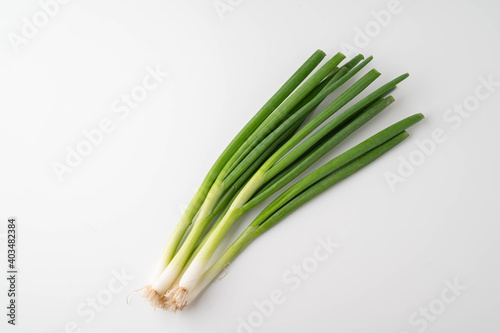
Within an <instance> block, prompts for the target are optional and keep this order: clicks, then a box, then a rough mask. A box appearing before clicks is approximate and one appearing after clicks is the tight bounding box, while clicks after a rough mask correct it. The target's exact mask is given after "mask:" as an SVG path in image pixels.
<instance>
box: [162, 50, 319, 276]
mask: <svg viewBox="0 0 500 333" xmlns="http://www.w3.org/2000/svg"><path fill="white" fill-rule="evenodd" d="M324 57H325V53H324V52H323V51H321V50H318V51H316V52H315V53H314V54H313V55H312V56H311V57H309V59H307V61H306V62H305V63H304V64H303V65H302V66H301V67H300V68H299V69H298V70H297V71H296V72H295V73H294V74H293V75H292V76H291V77H290V79H288V81H286V82H285V84H284V85H283V86H282V87H281V88H280V89H279V90H278V91H277V92H276V93H275V94H274V95H273V96H272V97H271V98H270V99H269V101H268V102H267V103H266V104H264V106H263V107H262V108H261V109H260V110H259V111H258V112H257V114H256V115H255V116H254V117H253V118H252V119H251V120H250V121H249V122H248V123H247V124H246V125H245V127H244V128H243V129H242V130H241V131H240V132H239V133H238V134H237V135H236V137H235V138H234V139H233V140H232V141H231V143H229V145H228V146H227V148H226V149H225V150H224V151H223V152H222V154H221V155H220V156H219V158H218V159H217V161H216V162H215V163H214V165H213V166H212V168H211V169H210V171H209V172H208V174H207V175H206V177H205V179H204V180H203V182H202V184H201V186H200V188H199V189H198V191H197V192H196V194H195V195H194V197H193V199H192V200H191V202H190V203H189V206H188V207H187V209H186V211H185V212H184V214H183V216H182V217H181V219H180V221H179V223H178V224H177V226H176V227H175V229H174V231H173V233H172V235H171V236H170V238H169V240H168V242H167V245H166V246H165V248H164V250H163V252H162V255H161V258H160V261H159V264H158V267H157V269H156V272H155V276H154V278H156V277H157V276H158V275H159V274H161V272H162V271H163V269H164V268H165V267H166V266H167V264H168V263H169V262H170V261H171V260H172V258H173V256H174V254H175V252H176V250H177V248H178V246H179V243H180V242H181V240H182V238H183V237H184V234H185V232H186V230H187V228H188V227H189V225H191V223H192V220H193V218H194V216H195V215H196V213H197V212H198V210H199V209H200V207H201V205H202V203H203V201H204V200H205V198H206V196H207V194H208V192H209V189H210V187H211V186H212V184H213V183H214V181H215V180H216V178H217V176H218V175H219V173H220V172H221V171H222V169H223V168H224V166H225V165H226V164H227V162H228V161H229V159H230V158H231V157H232V156H233V155H234V153H235V152H236V151H237V149H238V148H239V147H240V146H241V145H242V144H243V143H244V142H245V141H246V140H247V139H248V138H249V137H250V135H251V134H252V133H254V132H255V130H256V129H257V128H258V127H259V126H260V125H261V124H262V123H263V122H264V121H265V119H267V118H268V117H269V115H270V114H271V113H272V112H273V111H274V110H275V109H276V108H277V107H278V106H279V105H280V104H281V103H282V102H283V101H284V100H285V99H286V98H287V97H288V96H289V95H290V94H291V93H292V92H293V91H294V90H295V88H297V87H298V86H299V84H300V83H301V82H302V81H304V80H305V78H306V77H307V76H308V75H309V74H310V73H311V72H312V71H313V70H314V68H316V66H317V65H318V64H319V63H320V62H321V60H322V59H323V58H324Z"/></svg>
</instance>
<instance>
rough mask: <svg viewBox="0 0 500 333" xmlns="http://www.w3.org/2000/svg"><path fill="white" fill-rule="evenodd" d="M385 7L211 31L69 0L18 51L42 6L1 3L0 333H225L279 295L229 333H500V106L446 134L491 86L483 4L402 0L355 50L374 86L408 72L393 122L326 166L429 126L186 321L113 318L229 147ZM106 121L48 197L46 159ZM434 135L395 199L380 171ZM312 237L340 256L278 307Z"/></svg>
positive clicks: (278, 17) (144, 312) (196, 16)
mask: <svg viewBox="0 0 500 333" xmlns="http://www.w3.org/2000/svg"><path fill="white" fill-rule="evenodd" d="M47 1H48V0H45V2H47ZM222 3H227V2H226V1H224V0H223V1H222ZM387 6H388V1H386V0H377V1H368V0H364V1H319V0H316V1H305V0H303V1H299V0H287V1H285V0H282V1H264V0H252V1H250V0H248V1H241V2H238V1H233V2H232V5H231V8H232V10H231V11H227V12H224V13H222V14H221V13H218V12H217V10H216V9H215V8H214V3H212V2H211V0H209V1H200V0H198V1H159V0H156V1H148V2H146V1H132V0H128V1H96V0H90V1H89V0H87V1H81V0H73V1H71V2H70V3H68V4H65V5H61V6H60V8H59V12H58V13H57V14H56V15H55V16H54V17H53V18H50V20H49V22H48V24H47V25H46V26H44V27H41V28H40V29H39V31H38V33H37V34H36V35H35V36H33V37H32V38H29V39H28V40H27V42H26V43H25V44H23V45H20V47H19V51H18V52H16V51H15V49H14V47H13V46H12V44H11V43H10V42H9V34H10V33H15V34H21V28H22V26H23V17H26V18H28V19H29V20H31V18H32V16H33V15H34V14H35V13H37V12H40V10H41V9H40V5H39V4H38V2H37V1H34V0H33V1H26V0H24V1H6V0H3V1H2V2H1V5H0V17H1V26H0V36H1V38H0V43H1V44H2V45H1V46H2V47H1V53H0V66H1V67H0V110H1V112H0V155H1V156H2V161H1V162H0V164H1V167H0V168H1V172H0V195H1V198H0V199H1V201H0V212H1V214H0V218H1V220H2V223H1V228H0V233H1V234H3V238H0V242H1V243H2V244H1V246H0V248H1V253H2V255H1V261H0V263H1V264H2V266H1V267H2V271H5V268H6V266H5V264H6V262H5V257H6V254H5V231H6V219H7V217H8V216H16V217H17V218H18V220H19V230H18V231H19V247H18V256H19V262H18V264H19V271H20V274H19V284H18V290H19V295H18V325H17V326H16V327H14V328H13V327H11V326H10V325H9V326H8V325H7V324H6V316H5V314H4V313H5V312H6V309H5V308H4V306H3V304H6V302H7V297H6V291H5V290H6V287H7V285H6V281H5V279H4V278H2V279H1V281H2V284H1V290H2V292H1V298H0V303H1V304H2V309H3V310H1V316H0V318H2V319H1V325H2V326H0V327H1V331H2V332H65V327H66V326H67V325H68V323H71V322H74V323H75V325H77V329H76V330H74V331H75V332H236V331H237V329H238V325H239V324H238V323H239V321H238V320H239V319H238V318H243V319H244V320H247V318H248V316H249V315H250V316H252V313H254V312H255V311H256V307H255V305H254V302H255V301H257V302H262V301H263V300H265V299H269V295H270V294H271V292H272V291H273V290H275V289H279V290H281V291H283V293H284V296H285V301H284V302H283V304H279V305H276V306H275V308H274V312H273V313H272V314H271V315H270V316H269V317H266V318H265V319H263V320H262V321H261V322H260V323H258V324H256V325H255V326H256V327H255V328H251V330H248V329H247V330H246V331H255V332H306V331H314V332H394V333H396V332H397V333H400V332H417V331H418V329H420V331H426V332H450V333H451V332H453V333H458V332H494V331H497V330H498V326H499V325H500V317H499V316H498V312H499V310H500V300H499V299H500V298H499V292H500V286H499V283H498V281H500V270H499V269H498V263H499V261H500V242H499V240H500V226H499V223H498V213H499V205H498V194H497V189H498V187H499V186H500V182H499V177H498V166H499V165H498V157H497V150H498V138H499V136H498V123H497V122H498V121H499V120H500V116H499V114H500V113H499V112H498V111H499V110H498V106H499V103H500V91H498V90H500V88H499V87H496V91H495V92H493V93H492V94H491V96H490V97H489V98H487V99H485V100H483V101H481V102H480V104H479V106H478V107H477V108H476V109H475V110H474V111H473V112H471V113H470V115H469V116H468V117H467V118H464V119H463V121H462V122H461V123H460V124H459V125H457V124H458V123H455V122H454V121H453V122H451V121H446V120H445V119H444V118H443V117H444V116H445V114H446V112H447V110H448V109H450V108H452V107H453V106H454V104H461V103H463V102H464V100H465V99H466V98H468V97H470V96H473V95H474V93H475V90H476V87H478V85H479V84H480V81H479V80H480V77H483V78H485V79H486V78H488V76H492V78H493V80H494V81H496V82H499V81H500V66H499V63H498V59H499V57H500V46H499V43H498V33H499V32H500V21H498V12H499V9H500V6H499V5H498V3H497V2H495V1H491V0H475V1H464V0H461V1H457V0H455V1H451V0H449V1H430V0H420V1H410V0H401V3H400V7H398V8H399V12H398V13H397V14H394V15H392V16H391V22H390V23H389V24H388V25H387V26H385V27H382V28H381V29H379V31H378V32H377V31H375V30H374V31H375V32H376V33H373V34H372V35H373V37H370V38H369V41H368V42H367V43H365V44H366V45H361V44H359V43H358V46H361V47H360V49H361V51H362V53H363V54H365V55H370V54H372V55H374V57H375V59H374V61H373V62H372V64H371V66H373V67H375V68H377V69H378V70H379V71H380V72H381V73H382V76H381V78H380V79H378V80H377V81H376V82H375V84H374V87H378V86H380V85H381V84H382V83H384V82H386V81H388V80H390V79H392V78H394V77H395V76H397V75H399V74H402V73H405V72H409V73H410V74H411V76H410V78H409V79H408V80H406V81H405V82H404V83H402V84H401V85H400V86H399V88H398V90H396V91H395V92H394V97H395V98H396V103H395V104H394V105H393V106H391V107H390V108H389V109H388V110H386V111H384V113H383V114H381V115H379V116H378V117H377V118H376V119H374V120H373V121H372V122H371V123H370V124H368V125H367V126H366V127H364V128H363V130H362V131H359V132H357V133H356V134H355V135H353V136H352V138H349V140H347V141H346V142H344V143H343V144H342V145H340V146H339V147H338V148H337V149H335V150H334V151H333V152H332V153H331V154H330V155H329V156H327V158H325V159H323V161H322V162H324V161H326V160H327V159H328V158H331V157H333V156H335V155H337V154H338V153H339V152H342V151H343V150H345V149H347V148H349V147H351V146H352V145H354V144H356V143H358V142H360V141H361V140H363V139H364V138H366V137H368V136H369V135H371V134H373V133H375V132H376V131H378V130H380V129H382V128H384V127H385V126H388V125H389V124H391V123H393V122H395V121H397V120H399V119H402V118H403V117H406V116H409V115H411V114H413V113H417V112H422V113H424V114H425V115H426V120H425V121H424V122H422V123H420V124H419V125H417V126H415V127H414V128H411V129H410V133H411V136H410V139H408V140H407V141H405V142H404V143H403V144H402V145H400V146H399V147H398V148H397V149H395V150H394V151H392V152H390V153H389V154H387V155H386V156H384V157H383V158H382V159H380V160H378V161H377V162H376V163H374V164H373V165H371V166H370V167H369V168H367V169H365V170H363V171H361V172H360V173H359V174H357V175H356V176H355V177H352V178H350V179H348V180H346V181H344V182H343V183H341V184H339V185H338V186H336V187H335V188H332V189H331V190H329V191H328V192H326V193H324V194H323V195H322V196H320V197H318V198H317V199H315V200H314V201H313V202H310V203H308V204H307V205H305V206H304V207H302V208H301V209H300V210H298V211H296V212H295V213H293V214H292V215H291V216H289V217H287V218H286V220H284V221H283V222H282V223H281V224H279V225H278V226H277V227H275V228H274V229H272V230H270V231H269V232H268V233H267V234H265V235H263V236H262V237H260V238H259V239H258V240H256V241H255V242H254V243H253V244H251V245H250V247H249V248H248V249H247V250H246V251H244V252H243V254H242V255H240V256H239V257H238V258H237V259H236V260H235V261H234V262H233V263H232V264H231V265H230V266H229V267H228V269H227V273H228V274H227V276H226V277H225V278H224V279H222V280H220V281H217V282H216V283H214V284H213V285H211V286H210V288H209V289H208V290H207V292H205V293H204V294H203V295H202V296H201V297H200V298H199V300H198V301H197V302H196V303H194V304H193V305H192V307H191V308H188V309H186V310H185V311H183V312H182V313H177V314H175V315H174V314H172V313H167V312H164V311H153V309H152V308H151V307H150V306H149V305H148V304H146V303H145V302H144V301H143V300H142V299H141V298H140V296H139V295H134V296H132V298H131V304H129V305H127V304H126V303H125V297H126V295H127V294H128V293H129V292H130V291H132V290H134V289H136V288H139V287H141V286H143V285H144V284H146V283H147V282H148V278H149V276H150V274H151V272H152V269H153V267H154V265H155V262H156V260H157V259H158V256H159V254H160V252H161V249H162V247H163V245H164V243H165V241H166V239H167V237H168V235H169V234H170V232H171V231H172V229H173V228H174V226H175V224H176V223H177V221H178V219H179V217H180V215H181V212H182V209H183V207H184V206H185V205H186V204H187V203H188V202H189V200H190V199H191V197H192V195H193V191H194V190H195V189H196V187H197V186H198V185H199V184H200V182H201V180H202V179H203V176H204V175H205V173H206V172H207V171H208V169H209V168H210V166H211V165H212V163H213V161H214V160H215V159H216V157H217V156H218V154H219V153H220V152H221V151H222V149H223V148H224V147H225V146H226V144H227V143H228V142H229V141H230V139H231V138H232V137H233V136H234V135H235V134H236V133H237V132H238V130H239V129H240V128H241V127H242V126H243V125H244V124H245V123H246V122H247V121H248V119H250V117H251V116H252V115H253V114H254V113H255V112H256V110H258V108H259V107H260V106H261V105H262V104H263V103H264V102H265V101H266V99H267V98H269V97H270V96H271V94H272V93H274V92H275V91H276V89H278V87H279V86H280V85H281V84H282V83H283V82H284V81H285V80H286V79H287V78H288V77H289V76H290V75H291V73H293V72H294V71H295V69H296V68H297V67H298V66H299V65H300V64H301V63H302V62H303V61H304V60H305V59H306V58H307V57H308V56H309V55H310V54H311V53H312V52H314V51H315V50H316V49H318V48H320V49H323V50H324V51H325V52H326V53H327V54H328V55H329V56H332V55H333V54H335V53H336V52H338V51H339V50H341V45H342V43H348V44H351V45H355V43H356V41H355V37H356V34H357V31H358V30H357V29H361V30H364V29H365V28H366V26H367V25H368V26H370V24H372V23H373V22H374V18H373V16H372V14H371V12H372V11H376V12H379V11H381V10H386V9H387ZM219 14H221V15H219ZM370 22H371V23H370ZM10 36H12V35H10ZM358 42H359V41H358ZM157 65H158V66H159V67H160V68H161V69H162V70H164V71H168V73H169V76H168V78H166V79H165V80H164V81H163V82H162V84H161V85H159V86H158V88H156V89H155V90H154V91H152V92H151V93H149V95H148V96H147V98H146V99H145V100H144V101H143V102H142V103H141V104H140V105H139V106H138V107H137V108H136V109H134V110H132V112H131V113H130V115H129V116H128V117H126V119H121V118H119V116H118V115H117V114H116V113H113V111H112V105H113V103H114V101H116V100H117V99H119V98H120V96H121V94H123V93H129V92H130V90H131V89H132V88H134V87H135V86H137V85H138V84H140V83H141V81H142V79H143V77H144V76H145V75H146V74H147V72H146V68H147V67H151V68H155V67H156V66H157ZM371 89H373V88H371ZM483 91H486V90H484V89H483ZM469 101H470V98H469ZM103 118H109V119H111V120H112V121H113V123H114V126H115V127H114V131H113V132H112V133H109V134H106V135H105V137H104V139H103V142H102V143H101V144H100V145H99V146H97V147H94V149H93V151H92V153H91V154H90V155H88V156H86V157H85V158H84V159H83V161H82V162H81V164H80V165H79V166H77V167H75V168H74V169H73V171H72V172H71V173H68V174H65V175H64V177H63V181H62V182H60V181H58V178H57V177H56V175H55V173H54V171H53V167H52V165H53V163H54V162H61V163H64V159H65V157H66V148H65V147H66V146H70V147H75V146H76V145H77V144H78V143H79V142H81V141H82V140H83V139H84V137H83V135H82V130H90V129H93V128H96V127H97V126H98V124H99V122H100V121H101V120H102V119H103ZM453 126H455V127H456V128H454V127H453ZM437 128H441V129H442V130H443V131H444V133H445V135H446V140H445V141H444V142H441V143H439V144H436V148H435V150H434V151H433V152H432V153H431V154H429V156H426V158H425V161H423V163H422V164H421V165H419V166H417V167H416V168H415V170H414V171H413V173H412V174H411V175H410V176H408V177H405V178H404V182H400V183H398V184H396V185H395V191H391V187H390V186H389V184H388V182H387V181H386V179H385V177H386V173H387V172H393V173H397V169H398V167H399V165H400V163H401V162H400V159H406V160H408V158H409V156H410V155H411V154H412V153H414V154H418V153H415V151H418V146H417V143H416V141H418V140H420V141H423V140H427V139H429V138H431V137H432V132H433V131H434V130H435V129H437ZM415 156H416V155H415ZM260 208H261V207H260ZM258 210H259V209H256V211H255V212H252V214H249V215H248V216H247V217H246V218H245V219H243V220H242V222H241V226H240V227H239V230H241V227H244V226H245V225H246V224H248V223H249V222H250V221H251V217H252V216H255V213H256V212H257V211H258ZM237 232H238V228H235V229H234V230H232V232H231V237H234V236H235V235H237ZM327 236H328V237H331V239H333V240H334V241H335V242H337V243H338V244H340V247H339V248H338V249H337V250H336V251H335V252H334V253H333V254H332V255H331V256H330V257H329V258H328V260H327V261H324V262H321V263H320V264H319V266H318V267H317V269H316V270H315V271H314V272H312V273H311V274H310V276H309V277H308V278H307V279H306V280H304V281H302V283H301V285H300V287H299V288H298V289H297V290H290V287H291V284H290V283H286V282H285V281H283V278H282V276H283V274H286V272H287V271H288V270H289V269H290V268H291V267H292V265H294V264H299V265H300V264H301V263H302V261H303V260H304V259H306V258H308V257H310V256H312V254H313V252H314V248H315V247H316V246H317V244H318V241H317V239H318V237H320V238H323V239H326V238H327ZM225 244H227V243H225ZM113 271H116V272H122V271H124V272H126V274H128V275H130V276H133V279H132V281H129V282H127V285H126V286H125V287H124V288H122V290H120V291H119V292H116V293H113V294H112V300H110V302H109V303H108V304H106V305H105V306H103V308H102V309H100V310H101V311H99V312H98V311H94V314H95V318H92V319H91V318H90V315H84V316H83V315H81V314H78V313H77V309H78V308H79V307H81V306H85V304H86V302H87V301H88V299H89V298H95V297H96V295H97V294H99V293H100V292H102V290H106V288H108V284H109V283H110V281H114V280H113ZM1 276H4V273H2V274H1ZM455 279H457V281H458V282H459V284H460V285H464V286H466V290H465V291H462V292H461V293H460V295H459V296H458V297H456V299H455V300H454V301H453V302H451V303H450V304H447V305H446V308H445V310H444V312H443V313H440V314H439V315H436V316H433V319H432V320H430V319H429V320H426V321H425V320H424V321H425V322H426V324H425V330H424V329H423V328H424V324H423V323H422V322H420V324H418V325H417V324H415V323H413V324H412V323H411V322H410V317H411V316H412V315H413V314H414V313H415V312H417V314H418V311H420V310H419V308H420V307H422V308H426V307H429V306H430V304H433V306H438V305H439V304H440V301H439V299H440V298H441V293H442V292H443V290H445V289H446V281H449V282H453V281H454V280H455ZM108 294H109V293H108ZM448 294H449V293H448ZM449 295H451V294H449ZM82 304H83V305H82ZM87 309H88V307H87ZM416 318H417V319H418V318H420V319H422V318H423V317H421V316H420V315H419V316H418V317H416ZM71 325H72V324H69V326H71ZM70 331H72V330H66V332H70ZM246 331H245V330H242V332H246Z"/></svg>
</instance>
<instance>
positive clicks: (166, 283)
mask: <svg viewBox="0 0 500 333" xmlns="http://www.w3.org/2000/svg"><path fill="white" fill-rule="evenodd" d="M179 273H180V269H178V268H177V267H175V266H172V265H168V266H167V268H165V270H164V271H163V273H161V275H160V277H159V278H158V279H156V281H155V282H154V283H153V285H152V286H151V287H152V288H153V289H154V290H156V292H157V293H158V294H160V295H163V294H165V293H166V292H167V290H168V288H170V286H171V285H172V283H173V282H174V280H175V279H176V278H177V276H178V275H179Z"/></svg>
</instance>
